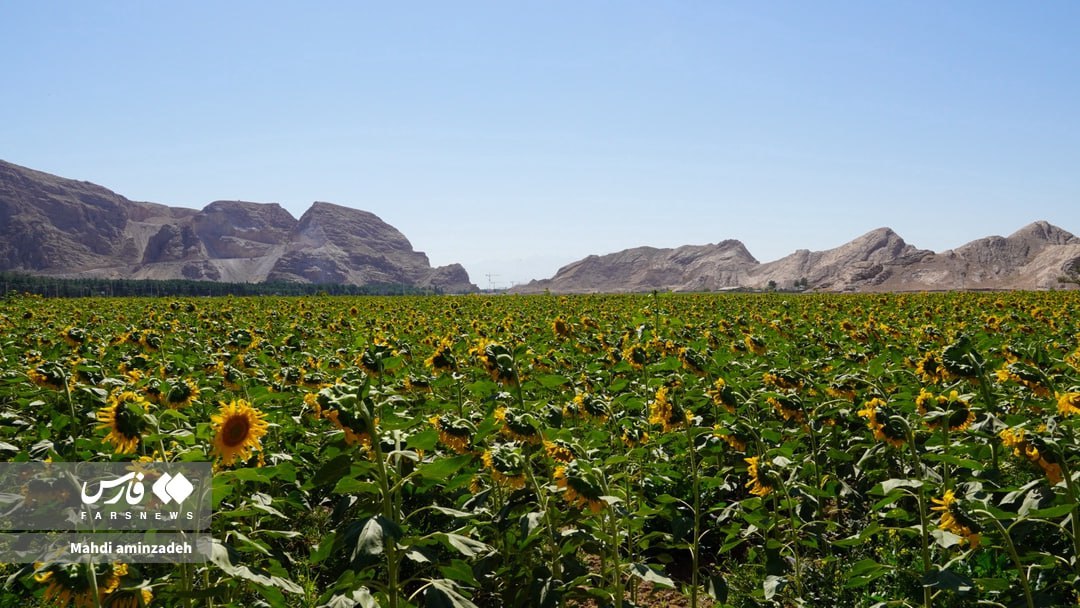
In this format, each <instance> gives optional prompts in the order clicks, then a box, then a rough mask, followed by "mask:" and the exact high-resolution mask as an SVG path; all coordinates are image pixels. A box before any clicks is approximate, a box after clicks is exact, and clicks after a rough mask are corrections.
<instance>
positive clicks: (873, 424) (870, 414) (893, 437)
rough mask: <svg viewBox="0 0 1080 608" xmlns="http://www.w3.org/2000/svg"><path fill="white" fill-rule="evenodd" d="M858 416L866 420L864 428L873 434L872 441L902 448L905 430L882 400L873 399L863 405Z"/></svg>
mask: <svg viewBox="0 0 1080 608" xmlns="http://www.w3.org/2000/svg"><path fill="white" fill-rule="evenodd" d="M859 415H860V416H862V417H864V418H866V426H867V428H869V429H870V430H872V431H873V432H874V439H877V440H879V441H884V442H885V443H887V444H889V445H891V446H892V447H894V448H900V447H903V445H904V442H905V441H906V440H907V430H906V429H905V428H904V425H903V423H902V422H900V419H899V418H898V417H897V416H894V415H892V411H891V408H890V407H889V406H888V404H886V403H885V400H884V399H881V398H879V397H874V398H873V399H870V400H869V401H867V402H866V403H864V404H863V409H861V410H859Z"/></svg>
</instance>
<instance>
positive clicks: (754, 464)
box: [743, 456, 773, 498]
mask: <svg viewBox="0 0 1080 608" xmlns="http://www.w3.org/2000/svg"><path fill="white" fill-rule="evenodd" d="M743 460H744V461H745V462H746V474H747V475H749V476H750V481H747V482H746V487H747V488H750V493H751V494H753V495H755V496H761V497H763V498H764V497H765V496H767V495H768V494H769V492H772V490H773V485H772V482H771V481H769V479H768V475H767V473H768V468H767V467H766V466H765V465H763V464H762V463H761V459H760V458H759V457H757V456H752V457H750V458H744V459H743Z"/></svg>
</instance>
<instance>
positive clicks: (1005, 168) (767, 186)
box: [0, 0, 1080, 287]
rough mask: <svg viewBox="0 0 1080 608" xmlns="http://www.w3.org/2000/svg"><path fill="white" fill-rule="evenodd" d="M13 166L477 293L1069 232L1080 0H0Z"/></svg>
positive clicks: (1079, 131)
mask: <svg viewBox="0 0 1080 608" xmlns="http://www.w3.org/2000/svg"><path fill="white" fill-rule="evenodd" d="M0 57H2V59H3V68H2V70H0V83H2V85H0V93H2V94H0V112H2V121H0V158H2V159H4V160H8V161H10V162H14V163H17V164H21V165H25V166H29V167H32V168H35V169H40V170H43V171H47V172H50V173H56V174H59V175H63V176H65V177H72V178H77V179H86V180H89V181H93V182H95V183H98V184H101V185H104V186H106V187H108V188H110V189H113V190H115V191H117V192H119V193H120V194H123V195H125V196H127V197H128V198H132V199H135V200H151V201H155V202H161V203H166V204H171V205H177V206H186V207H202V206H203V205H205V204H207V203H209V202H211V201H213V200H217V199H243V200H253V201H261V202H278V203H281V204H282V205H283V206H285V207H286V208H287V209H289V210H290V211H291V212H292V213H293V214H294V215H296V216H299V215H300V214H301V213H303V211H304V210H305V209H306V208H307V207H308V206H309V205H310V204H311V202H312V201H316V200H322V201H330V202H335V203H338V204H343V205H347V206H351V207H357V208H361V209H367V210H369V211H372V212H374V213H375V214H377V215H379V216H380V217H382V218H383V219H384V220H386V221H387V222H389V223H391V224H393V225H394V226H396V227H397V228H399V229H400V230H401V231H402V232H403V233H404V234H405V235H406V236H407V237H408V238H409V239H410V240H411V241H412V243H413V245H414V247H415V248H416V249H418V250H422V251H425V252H427V253H428V255H429V256H430V257H431V259H432V261H433V262H434V263H435V264H446V263H450V262H455V261H457V262H461V263H463V264H464V265H465V266H466V268H467V269H468V270H469V272H470V274H471V276H472V278H473V281H474V282H476V283H477V284H479V285H481V286H484V287H486V286H487V285H488V279H487V278H486V276H485V275H486V274H488V273H492V274H496V275H498V277H497V278H495V279H494V283H495V284H496V285H507V284H509V283H511V282H520V281H526V280H528V279H531V278H543V277H546V276H550V275H551V274H553V273H554V272H555V270H556V269H557V268H558V267H559V266H560V265H562V264H565V263H567V262H570V261H573V260H575V259H578V258H581V257H583V256H585V255H588V254H590V253H598V254H602V253H608V252H612V251H616V250H619V249H624V248H628V247H634V246H639V245H652V246H658V247H670V246H678V245H681V244H702V243H710V242H717V241H720V240H723V239H728V238H738V239H740V240H742V241H743V242H744V243H745V244H746V245H747V247H748V248H749V249H750V251H751V252H752V253H753V254H754V255H755V256H756V257H757V258H758V259H759V260H761V261H769V260H773V259H776V258H779V257H781V256H783V255H786V254H787V253H790V252H791V251H792V250H794V249H796V248H800V247H805V248H810V249H825V248H829V247H834V246H837V245H840V244H842V243H844V242H846V241H848V240H850V239H852V238H854V237H856V236H858V235H860V234H862V233H864V232H866V231H868V230H871V229H873V228H876V227H879V226H890V227H892V228H893V229H895V230H896V231H897V232H899V233H900V235H901V236H903V237H904V238H905V239H906V240H907V241H908V242H909V243H912V244H914V245H916V246H919V247H923V248H928V249H935V250H943V249H948V248H952V247H956V246H959V245H961V244H963V243H965V242H967V241H969V240H972V239H975V238H979V237H982V236H987V235H990V234H1008V233H1010V232H1012V231H1014V230H1015V229H1017V228H1020V227H1021V226H1022V225H1024V224H1027V223H1029V222H1031V221H1034V220H1037V219H1045V220H1049V221H1051V222H1052V223H1055V224H1057V225H1059V226H1061V227H1062V228H1065V229H1066V230H1069V231H1072V232H1074V233H1080V2H1076V1H1073V0H1069V1H1061V2H1053V1H1047V2H1032V3H1028V2H1019V1H1017V2H990V1H971V2H940V1H932V2H929V1H927V2H915V1H912V2H864V1H852V2H843V3H840V2H827V1H820V2H801V1H800V2H713V1H702V2H677V1H666V0H665V1H655V0H653V1H649V2H632V1H629V0H618V1H611V2H603V1H590V0H575V1H573V2H517V1H498V2H494V1H493V2H469V1H460V2H442V1H439V2H400V3H393V2H380V3H375V2H355V1H348V2H310V3H308V2H304V3H301V2H276V1H259V2H241V1H229V2H200V1H185V2H142V1H139V2H119V1H115V2H114V1H109V2H83V1H81V0H80V1H55V2H30V1H27V2H21V1H15V0H12V1H8V2H3V3H2V4H0Z"/></svg>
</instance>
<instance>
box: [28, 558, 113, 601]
mask: <svg viewBox="0 0 1080 608" xmlns="http://www.w3.org/2000/svg"><path fill="white" fill-rule="evenodd" d="M36 566H37V572H35V573H34V580H35V581H36V582H38V583H41V584H43V585H45V586H46V587H45V592H44V594H42V599H43V600H45V603H46V604H49V605H53V606H60V607H62V608H63V607H66V606H68V605H71V606H74V607H75V608H93V607H94V606H101V605H103V604H104V603H105V602H106V601H107V600H111V599H112V594H113V593H115V592H116V590H117V588H118V587H119V586H120V579H121V577H123V576H126V575H127V573H128V567H127V564H49V565H48V566H43V565H41V564H36ZM91 576H93V577H94V585H91V584H90V577H91ZM95 586H96V587H97V593H96V594H95V593H94V587H95ZM110 605H111V604H110Z"/></svg>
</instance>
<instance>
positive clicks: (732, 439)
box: [713, 424, 746, 452]
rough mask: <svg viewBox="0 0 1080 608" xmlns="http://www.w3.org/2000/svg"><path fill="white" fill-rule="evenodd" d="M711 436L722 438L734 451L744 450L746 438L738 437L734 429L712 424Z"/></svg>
mask: <svg viewBox="0 0 1080 608" xmlns="http://www.w3.org/2000/svg"><path fill="white" fill-rule="evenodd" d="M713 437H717V438H719V439H722V440H723V441H724V443H726V444H728V446H729V447H730V448H731V449H733V450H735V451H736V452H745V451H746V438H745V437H740V436H739V435H738V434H736V433H735V432H734V431H732V430H730V429H727V428H724V427H723V426H721V425H719V424H717V425H715V426H713Z"/></svg>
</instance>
